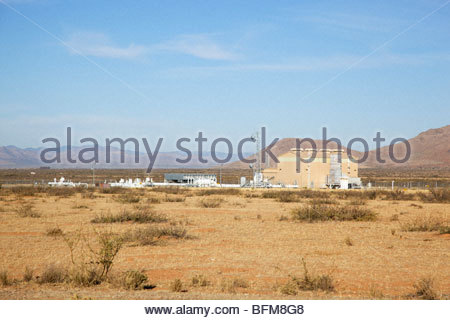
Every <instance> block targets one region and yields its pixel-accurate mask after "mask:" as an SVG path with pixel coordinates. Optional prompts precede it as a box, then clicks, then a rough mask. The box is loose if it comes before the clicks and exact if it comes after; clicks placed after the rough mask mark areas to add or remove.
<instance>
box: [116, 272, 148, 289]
mask: <svg viewBox="0 0 450 320" xmlns="http://www.w3.org/2000/svg"><path fill="white" fill-rule="evenodd" d="M147 280H148V277H147V275H145V274H144V273H142V272H141V271H135V270H129V271H126V272H124V273H123V275H122V277H121V284H122V287H124V288H125V289H128V290H140V289H145V287H146V285H145V283H146V282H147Z"/></svg>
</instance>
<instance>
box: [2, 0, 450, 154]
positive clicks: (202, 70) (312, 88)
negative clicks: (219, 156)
mask: <svg viewBox="0 0 450 320" xmlns="http://www.w3.org/2000/svg"><path fill="white" fill-rule="evenodd" d="M2 2H6V4H7V5H8V6H9V7H8V6H6V5H5V4H3V3H2ZM446 3H448V1H446V0H440V1H437V0H412V1H402V0H399V1H221V2H219V1H81V0H77V1H67V0H66V1H59V0H42V1H40V0H10V1H7V0H0V75H1V76H0V145H11V144H13V145H17V146H20V147H39V146H43V145H42V143H41V140H42V139H43V138H46V137H60V138H63V137H64V134H65V128H66V127H67V126H71V127H72V128H73V131H74V134H75V138H76V139H80V138H83V137H87V136H90V137H94V138H96V139H98V140H100V144H103V143H102V142H101V141H102V140H104V139H105V138H106V137H111V138H112V137H122V138H127V137H136V138H142V137H146V138H147V139H148V140H149V141H150V142H151V141H155V142H156V140H157V138H158V137H163V138H165V142H164V144H163V146H162V150H164V151H170V150H175V142H174V141H175V140H176V138H179V137H189V138H191V139H193V138H195V137H196V135H197V132H198V131H203V132H204V134H205V135H206V136H207V137H208V138H209V139H210V141H211V140H212V139H213V138H216V137H220V136H224V137H227V138H229V139H230V140H231V141H233V142H235V141H236V144H237V141H238V140H239V139H241V138H244V137H247V136H249V135H250V134H251V133H252V132H254V131H256V130H257V129H258V128H260V127H261V126H266V127H267V130H268V134H269V137H280V138H283V137H313V138H319V137H320V135H321V128H322V127H323V126H326V127H327V128H328V132H329V134H330V135H331V136H335V137H338V138H341V139H342V140H344V141H346V140H348V139H351V138H353V137H363V138H366V139H368V140H369V139H371V138H373V137H374V136H375V133H376V132H377V131H381V132H382V135H383V136H385V137H387V138H388V139H392V138H395V137H399V136H400V137H406V138H410V137H413V136H415V135H416V134H417V133H419V132H421V131H423V130H426V129H429V128H435V127H441V126H444V125H447V124H449V119H450V111H449V110H450V105H449V104H450V103H449V101H450V90H449V88H450V4H448V5H445V4H446ZM443 5H445V6H443ZM438 8H440V9H439V10H437V9H438ZM14 10H16V11H14ZM435 10H437V11H436V12H434V11H435ZM432 12H434V13H433V14H431V13H432ZM430 14H431V15H430ZM424 17H426V18H425V19H423V18H424ZM34 23H35V24H34ZM75 144H77V143H75ZM370 147H371V148H372V147H373V144H372V143H371V144H370ZM194 149H195V148H194Z"/></svg>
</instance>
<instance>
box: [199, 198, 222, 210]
mask: <svg viewBox="0 0 450 320" xmlns="http://www.w3.org/2000/svg"><path fill="white" fill-rule="evenodd" d="M222 203H223V199H222V198H217V197H212V198H205V199H201V200H200V202H199V204H200V206H201V207H203V208H218V207H220V206H221V205H222Z"/></svg>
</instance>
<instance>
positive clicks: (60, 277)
mask: <svg viewBox="0 0 450 320" xmlns="http://www.w3.org/2000/svg"><path fill="white" fill-rule="evenodd" d="M66 279H67V270H66V269H64V268H62V267H60V266H56V265H53V264H52V265H49V266H47V268H46V269H45V270H44V272H43V273H42V275H41V276H40V277H39V281H38V282H39V283H61V282H64V281H65V280H66Z"/></svg>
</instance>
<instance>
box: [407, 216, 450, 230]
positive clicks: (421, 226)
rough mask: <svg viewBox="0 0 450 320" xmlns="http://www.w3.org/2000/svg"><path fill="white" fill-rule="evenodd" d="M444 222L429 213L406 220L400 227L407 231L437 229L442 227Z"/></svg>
mask: <svg viewBox="0 0 450 320" xmlns="http://www.w3.org/2000/svg"><path fill="white" fill-rule="evenodd" d="M444 224H445V222H444V220H443V219H442V218H439V217H433V216H431V215H429V216H426V217H419V218H416V219H414V220H412V221H409V222H406V223H404V224H403V225H402V227H401V229H402V231H409V232H429V231H439V230H441V228H442V227H444Z"/></svg>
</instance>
